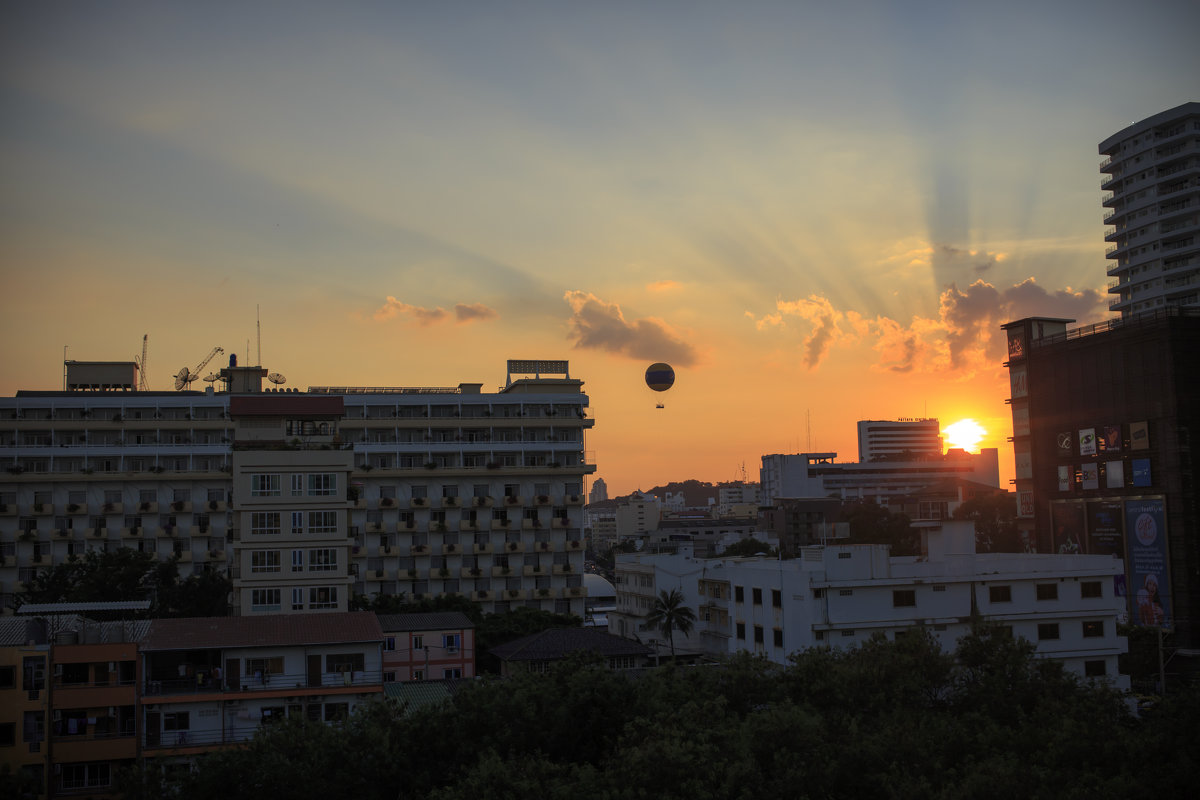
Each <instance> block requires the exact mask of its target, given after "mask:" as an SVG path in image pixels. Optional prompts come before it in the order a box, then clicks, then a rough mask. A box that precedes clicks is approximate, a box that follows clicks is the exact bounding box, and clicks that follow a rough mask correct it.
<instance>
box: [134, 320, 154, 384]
mask: <svg viewBox="0 0 1200 800" xmlns="http://www.w3.org/2000/svg"><path fill="white" fill-rule="evenodd" d="M149 357H150V334H148V333H147V334H146V335H145V336H143V337H142V360H141V361H138V360H137V356H134V357H133V360H134V361H135V362H137V367H138V388H139V389H141V390H142V391H143V392H148V391H150V374H149V372H147V364H148V363H149Z"/></svg>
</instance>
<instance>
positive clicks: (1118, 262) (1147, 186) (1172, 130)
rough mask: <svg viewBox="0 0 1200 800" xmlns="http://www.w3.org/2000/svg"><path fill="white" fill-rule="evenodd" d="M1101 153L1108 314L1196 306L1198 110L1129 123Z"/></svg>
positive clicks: (1188, 107) (1187, 106)
mask: <svg viewBox="0 0 1200 800" xmlns="http://www.w3.org/2000/svg"><path fill="white" fill-rule="evenodd" d="M1099 150H1100V155H1101V156H1103V157H1104V160H1103V162H1102V163H1101V164H1100V172H1101V173H1103V175H1104V177H1103V178H1102V179H1101V181H1100V188H1101V189H1103V190H1104V191H1105V194H1104V197H1103V200H1102V204H1103V206H1104V208H1105V209H1106V212H1105V215H1104V223H1105V224H1106V225H1109V226H1111V227H1109V228H1107V229H1106V231H1105V235H1104V239H1105V241H1107V242H1110V245H1109V247H1108V252H1107V256H1108V259H1109V267H1108V274H1109V276H1110V278H1111V280H1110V281H1109V284H1108V291H1109V294H1112V295H1116V298H1115V299H1114V300H1112V301H1111V302H1110V303H1109V308H1110V309H1112V310H1113V311H1118V312H1120V314H1121V316H1122V317H1128V316H1131V315H1134V314H1138V313H1141V312H1145V311H1154V310H1156V309H1160V308H1163V307H1171V306H1197V305H1200V103H1196V102H1191V103H1184V104H1183V105H1181V106H1176V107H1175V108H1172V109H1169V110H1167V111H1163V112H1161V113H1159V114H1155V115H1154V116H1152V117H1147V118H1146V119H1144V120H1142V121H1141V122H1137V123H1134V124H1133V125H1130V126H1129V127H1127V128H1124V129H1123V130H1120V131H1118V132H1117V133H1114V134H1113V135H1112V136H1110V137H1108V138H1107V139H1105V140H1104V141H1102V142H1101V143H1100V146H1099Z"/></svg>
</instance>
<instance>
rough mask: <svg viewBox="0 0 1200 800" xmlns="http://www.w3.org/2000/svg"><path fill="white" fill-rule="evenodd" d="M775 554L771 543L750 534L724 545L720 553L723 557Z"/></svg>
mask: <svg viewBox="0 0 1200 800" xmlns="http://www.w3.org/2000/svg"><path fill="white" fill-rule="evenodd" d="M777 554H778V553H777V551H776V550H775V549H774V548H773V547H771V545H769V544H767V543H766V542H760V541H759V540H758V539H755V538H754V537H753V536H750V537H748V538H746V539H739V540H738V541H736V542H734V543H733V544H731V545H729V547H726V548H725V552H723V553H721V556H722V557H723V558H725V557H728V558H737V557H738V556H758V555H767V556H774V555H777Z"/></svg>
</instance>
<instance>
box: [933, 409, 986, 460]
mask: <svg viewBox="0 0 1200 800" xmlns="http://www.w3.org/2000/svg"><path fill="white" fill-rule="evenodd" d="M942 435H943V436H945V437H946V444H947V445H948V446H950V447H961V448H962V449H963V450H967V451H968V452H969V451H971V450H977V449H979V443H980V442H981V441H983V437H984V436H987V431H985V430H984V429H983V426H982V425H980V424H979V423H978V422H976V421H975V420H973V419H971V418H969V417H968V418H967V419H960V420H959V421H958V422H956V423H954V424H953V425H947V426H946V427H945V428H944V429H943V430H942Z"/></svg>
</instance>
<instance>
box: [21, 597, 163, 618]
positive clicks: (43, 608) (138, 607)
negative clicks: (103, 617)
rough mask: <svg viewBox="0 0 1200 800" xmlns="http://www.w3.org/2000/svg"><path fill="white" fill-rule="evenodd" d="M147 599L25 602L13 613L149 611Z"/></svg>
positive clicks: (26, 614)
mask: <svg viewBox="0 0 1200 800" xmlns="http://www.w3.org/2000/svg"><path fill="white" fill-rule="evenodd" d="M149 610H150V601H149V600H113V601H111V602H98V603H26V604H25V605H23V606H21V607H20V608H18V609H17V610H16V611H15V612H14V613H16V614H22V615H25V616H28V615H31V614H86V613H88V612H89V611H149Z"/></svg>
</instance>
